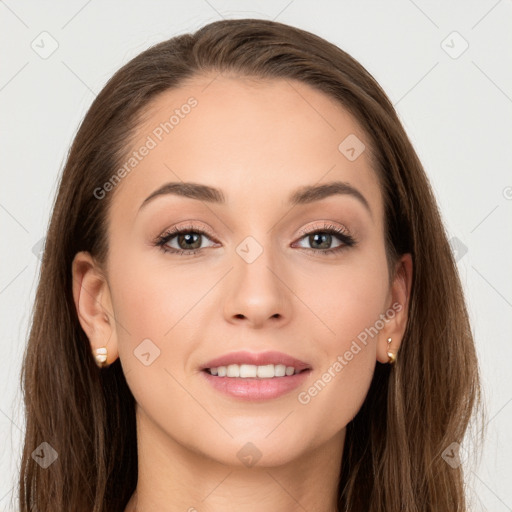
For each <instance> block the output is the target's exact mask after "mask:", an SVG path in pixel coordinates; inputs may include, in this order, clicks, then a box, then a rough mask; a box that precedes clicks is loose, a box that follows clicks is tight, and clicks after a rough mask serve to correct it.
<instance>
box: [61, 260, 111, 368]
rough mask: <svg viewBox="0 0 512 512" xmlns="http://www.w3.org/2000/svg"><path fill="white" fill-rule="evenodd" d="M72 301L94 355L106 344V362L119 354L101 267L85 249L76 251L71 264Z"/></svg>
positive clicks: (109, 299) (106, 283) (108, 292)
mask: <svg viewBox="0 0 512 512" xmlns="http://www.w3.org/2000/svg"><path fill="white" fill-rule="evenodd" d="M71 271H72V276H73V300H74V302H75V307H76V311H77V314H78V319H79V321H80V325H81V326H82V329H83V330H84V332H85V334H86V335H87V337H88V338H89V342H90V344H91V351H92V353H93V355H94V354H95V352H96V349H98V348H100V347H107V361H106V363H107V364H111V363H113V362H114V361H115V360H116V359H117V358H118V357H119V352H118V346H117V333H116V322H115V319H114V314H113V308H112V301H111V296H110V289H109V286H108V282H107V279H106V277H105V275H104V274H103V272H102V271H101V268H100V267H99V266H98V265H97V263H96V262H95V261H94V259H93V258H92V256H91V255H90V254H89V253H88V252H85V251H81V252H78V253H77V254H76V255H75V257H74V259H73V263H72V268H71Z"/></svg>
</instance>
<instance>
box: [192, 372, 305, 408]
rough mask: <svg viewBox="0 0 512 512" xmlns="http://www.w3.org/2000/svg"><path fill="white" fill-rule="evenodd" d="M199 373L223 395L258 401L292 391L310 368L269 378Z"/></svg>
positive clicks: (302, 381)
mask: <svg viewBox="0 0 512 512" xmlns="http://www.w3.org/2000/svg"><path fill="white" fill-rule="evenodd" d="M201 373H202V374H203V375H204V377H205V379H206V381H207V382H208V383H209V384H211V386H212V387H213V388H215V389H216V390H217V391H220V392H221V393H224V394H225V395H228V396H231V397H233V398H238V399H241V400H249V401H258V400H270V399H272V398H278V397H280V396H282V395H285V394H286V393H289V392H290V391H293V390H294V389H296V388H298V387H299V386H300V385H301V384H303V383H304V381H305V380H306V379H307V377H308V375H309V374H310V373H311V370H305V371H303V372H301V373H296V374H294V375H290V376H288V377H272V378H271V379H257V378H248V379H242V378H239V377H218V376H215V375H211V374H210V373H208V372H207V371H202V372H201Z"/></svg>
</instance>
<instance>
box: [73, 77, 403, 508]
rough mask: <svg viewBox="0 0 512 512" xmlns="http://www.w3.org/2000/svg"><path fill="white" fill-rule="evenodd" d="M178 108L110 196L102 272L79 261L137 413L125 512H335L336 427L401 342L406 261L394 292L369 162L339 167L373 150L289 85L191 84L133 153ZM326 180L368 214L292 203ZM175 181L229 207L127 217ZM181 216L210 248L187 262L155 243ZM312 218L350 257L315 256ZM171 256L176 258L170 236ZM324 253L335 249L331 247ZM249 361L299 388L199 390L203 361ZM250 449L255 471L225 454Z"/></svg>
mask: <svg viewBox="0 0 512 512" xmlns="http://www.w3.org/2000/svg"><path fill="white" fill-rule="evenodd" d="M214 78H215V79H214ZM213 79H214V80H213ZM212 80H213V81H212ZM190 96H194V97H195V98H196V99H197V100H198V105H197V106H196V107H195V108H194V109H192V111H191V112H190V114H188V115H187V116H186V117H185V118H184V119H181V120H180V123H179V125H177V126H176V127H175V128H174V129H173V131H172V132H171V133H170V134H168V135H166V136H165V137H164V139H163V140H162V141H161V142H160V143H159V144H158V146H157V147H156V148H154V149H153V150H151V151H150V153H149V154H148V155H147V156H146V157H145V158H144V159H143V160H142V161H141V162H140V163H139V164H138V166H137V167H136V169H134V170H133V171H132V172H131V173H130V174H128V175H127V176H126V177H125V178H124V179H123V180H122V182H121V184H120V185H118V186H117V188H116V189H115V191H113V192H110V193H111V194H114V195H113V197H112V198H111V199H112V200H113V203H112V208H111V209H110V211H109V218H108V233H109V243H110V245H109V256H108V261H107V264H106V268H100V266H99V265H98V264H97V262H96V261H95V260H94V259H93V258H92V257H91V256H90V255H89V254H88V253H86V252H81V253H78V254H77V255H76V257H75V260H74V262H73V275H74V283H75V285H74V297H75V303H76V308H77V312H78V315H79V318H80V322H81V325H82V327H83V329H84V331H85V332H86V334H87V335H88V338H89V340H90V343H91V349H95V348H98V347H101V346H105V345H106V346H107V348H108V363H112V362H113V361H115V360H116V359H117V357H120V359H121V364H122V367H123V371H124V372H125V375H126V379H127V382H128V385H129V387H130V389H131V391H132V393H133V395H134V397H135V400H136V418H137V436H138V455H139V478H138V486H137V490H136V492H135V493H134V495H133V496H132V499H131V501H130V503H129V504H128V506H127V508H126V511H130V510H135V506H136V510H138V511H151V510H165V511H187V510H188V511H189V512H193V511H194V510H197V511H235V510H244V511H248V512H250V511H256V510H258V511H260V510H261V509H264V510H276V511H283V512H292V511H293V512H295V511H296V510H298V508H301V507H303V508H304V509H305V510H308V511H319V512H320V511H322V512H324V511H325V512H327V511H329V512H332V511H334V510H336V495H337V480H338V477H339V466H340V461H341V457H342V452H343V443H344V439H345V431H346V425H347V424H348V423H349V422H350V420H351V419H352V418H353V417H354V416H355V415H356V413H357V412H358V410H359V409H360V407H361V405H362V403H363V401H364V398H365V396H366V394H367V392H368V389H369V386H370V383H371V379H372V375H373V372H374V369H375V365H376V363H377V361H378V362H379V363H387V362H388V356H387V354H386V351H387V350H388V344H387V342H386V340H387V338H388V337H391V338H392V344H391V348H392V349H393V350H394V351H396V350H397V349H398V347H399V345H400V342H401V339H402V337H403V333H404V331H405V326H406V320H407V309H408V308H407V304H408V299H409V294H410V286H411V280H412V262H411V256H410V255H409V254H407V255H404V256H402V257H401V259H400V261H399V262H398V263H397V266H396V270H397V272H396V277H395V278H394V280H393V282H392V285H391V286H389V282H388V278H389V276H388V269H387V263H386V255H385V246H384V217H383V215H384V213H383V198H382V195H381V191H380V188H379V183H378V180H377V177H376V175H375V172H374V170H373V169H372V168H371V165H370V160H369V155H368V152H367V151H364V152H363V153H362V154H361V155H360V156H359V157H358V158H357V159H356V160H354V161H349V160H348V159H347V158H346V157H345V156H344V155H343V154H342V153H341V152H340V151H339V150H338V145H339V144H340V142H341V141H342V140H343V139H345V137H347V136H348V135H349V134H355V135H356V136H357V137H358V138H359V139H360V140H361V141H363V142H364V144H365V145H366V147H367V148H368V147H369V140H368V139H367V137H366V135H365V134H364V133H363V132H362V130H361V129H360V127H359V126H358V125H357V123H356V121H355V119H354V118H353V117H351V116H350V115H349V114H348V113H347V112H346V111H345V110H344V109H343V108H342V107H341V106H340V105H339V104H338V103H336V102H335V101H333V100H331V99H330V98H329V97H327V96H326V95H324V94H323V93H321V92H319V91H317V90H315V89H313V88H310V87H309V86H307V85H306V84H302V83H299V82H290V81H284V80H271V81H263V80H250V79H246V78H240V77H235V76H226V75H209V76H206V75H205V76H201V77H196V78H195V79H194V80H193V81H190V82H189V83H187V85H186V86H182V87H181V88H179V89H175V90H170V91H167V92H165V93H163V94H162V95H161V96H159V97H158V98H157V99H156V100H155V101H154V102H153V103H152V104H151V105H150V108H149V109H148V111H147V117H146V118H145V121H144V123H143V124H142V125H141V126H139V128H138V131H137V137H136V140H135V143H134V144H133V148H131V151H133V149H134V148H138V147H140V145H142V144H143V143H144V141H145V140H146V138H147V136H148V135H149V134H151V132H152V130H153V129H154V128H155V126H157V125H158V124H159V123H160V122H162V121H163V120H165V119H168V117H169V115H170V114H172V111H173V109H175V108H179V107H180V106H181V105H183V104H184V103H186V101H187V98H189V97H190ZM164 164H165V165H164ZM338 180H339V181H344V182H347V183H350V184H351V185H352V186H353V187H355V188H357V189H358V190H359V191H360V192H361V193H362V194H363V195H364V197H365V198H366V199H367V201H368V203H369V206H370V209H371V213H370V212H369V211H368V210H367V209H366V208H365V207H364V206H363V204H362V203H361V202H360V201H358V200H357V199H356V198H355V197H352V196H350V195H335V196H331V197H328V198H325V199H322V200H320V201H317V202H314V203H311V204H308V205H299V206H295V207H293V208H291V207H290V205H289V204H288V203H287V200H288V196H289V194H290V193H291V192H292V191H294V190H295V189H297V188H298V187H300V186H303V185H314V184H318V183H327V182H331V181H338ZM169 181H186V182H195V183H201V184H207V185H210V186H214V187H217V188H220V189H222V190H223V192H224V194H225V196H226V198H227V203H226V204H225V205H221V204H213V203H212V204H210V203H207V202H205V201H199V200H194V199H190V198H184V197H178V196H175V195H163V196H159V197H157V198H155V199H154V200H153V201H150V202H149V203H148V204H147V205H146V206H145V207H144V208H142V210H140V211H139V207H140V205H141V203H142V202H143V201H144V199H145V198H146V197H148V196H149V195H150V194H151V193H152V192H153V191H155V190H156V189H158V188H159V187H160V186H162V185H163V184H164V183H167V182H169ZM189 221H193V224H194V227H197V229H203V228H207V229H209V230H210V231H211V233H212V235H213V237H210V236H209V235H208V236H202V237H201V238H200V239H201V240H202V242H201V244H202V245H201V247H203V249H202V251H201V252H200V253H199V255H194V256H190V255H183V256H180V255H177V254H170V253H164V252H163V251H162V250H161V249H160V248H159V247H156V246H154V245H153V244H152V241H153V240H154V239H155V238H156V237H157V236H158V235H160V234H162V233H163V232H165V231H166V229H168V228H170V227H172V226H175V225H178V226H183V225H187V224H188V222H189ZM323 221H329V222H328V224H333V225H335V226H339V227H342V228H343V227H344V228H345V229H346V230H348V232H349V233H350V234H351V235H353V236H354V237H355V238H356V240H357V244H356V245H355V246H353V247H345V248H344V250H343V251H340V252H338V253H336V254H331V255H323V254H322V253H321V251H322V250H324V251H325V249H322V245H320V246H319V245H318V243H317V245H315V243H314V240H311V238H310V237H308V236H305V235H303V234H302V233H301V229H306V230H308V231H311V232H313V231H322V228H323ZM189 231H192V230H189ZM247 236H252V237H253V238H254V239H256V240H257V242H258V243H259V244H260V246H261V247H262V249H263V252H262V254H261V255H260V256H259V257H258V258H257V259H256V260H255V261H254V262H252V263H248V262H247V261H245V260H244V259H243V258H241V257H240V256H239V254H238V253H237V252H236V248H237V246H238V245H239V244H240V243H241V242H242V241H243V240H244V239H245V238H246V237H247ZM168 244H169V245H171V247H174V248H181V249H183V248H186V247H187V245H186V243H185V242H183V241H182V242H181V245H178V238H177V237H175V238H174V239H173V240H172V241H169V242H168ZM292 244H293V247H292ZM327 244H328V245H327V247H328V248H333V247H338V246H340V245H343V243H342V242H341V241H339V240H338V239H337V238H336V237H335V236H334V235H333V238H332V240H331V242H330V245H329V242H327ZM318 247H320V248H319V249H318ZM323 247H325V246H323ZM314 248H317V251H316V252H315V251H314ZM394 303H395V304H396V303H399V304H401V305H402V306H403V307H402V310H401V311H400V312H397V313H396V314H395V315H394V318H393V319H390V320H389V321H387V322H385V325H384V327H383V328H382V329H381V330H380V331H379V332H378V335H376V336H374V337H369V338H368V342H367V344H366V345H363V344H361V343H359V345H360V346H361V348H362V349H361V350H360V351H359V352H358V353H357V354H356V355H354V357H353V358H352V360H351V361H349V362H348V364H346V365H345V366H344V368H343V370H342V371H340V372H338V373H336V372H335V377H333V378H332V379H331V381H330V382H329V383H328V384H327V385H326V386H325V387H324V388H323V389H322V391H321V392H319V393H318V394H317V395H316V396H314V397H312V398H311V400H310V402H309V403H307V404H302V403H300V402H299V401H298V394H299V393H300V392H301V391H304V390H306V391H307V390H308V388H310V387H311V386H312V385H313V383H314V382H315V381H317V380H318V379H320V378H321V377H322V375H323V374H324V372H326V371H327V370H328V368H329V367H331V368H332V366H333V363H335V361H337V358H338V356H340V355H341V356H343V354H344V353H345V352H346V351H347V350H349V348H350V346H351V344H352V342H353V341H354V340H355V339H356V338H357V336H358V335H359V334H360V333H361V332H363V331H364V330H365V328H369V327H370V326H374V325H375V323H376V320H378V319H379V315H381V314H384V313H385V312H386V311H388V310H389V309H390V308H391V307H392V305H393V304H394ZM147 338H149V339H150V340H151V341H152V342H153V343H154V344H155V345H156V346H158V348H159V349H160V355H159V357H157V358H156V359H155V360H154V361H153V362H152V364H151V365H149V366H145V365H144V364H142V363H141V361H140V360H139V359H138V358H137V357H135V356H134V350H135V349H136V348H137V346H138V345H139V344H140V343H141V342H142V340H145V339H147ZM244 349H245V350H249V351H252V352H263V351H266V350H278V351H282V352H285V353H287V354H290V355H292V356H294V357H296V358H298V359H300V360H302V361H305V362H307V363H309V364H310V365H311V366H312V368H313V370H312V372H311V374H310V375H309V376H308V379H307V381H306V383H305V384H304V385H303V386H301V387H300V388H299V389H296V390H294V391H292V392H290V393H288V394H286V395H284V396H282V397H279V398H277V399H272V400H268V401H264V402H259V403H254V402H252V403H251V402H243V401H241V400H238V399H235V398H230V397H226V396H224V395H221V394H220V393H219V392H217V391H216V390H214V389H213V388H211V386H209V384H207V383H205V382H204V380H203V378H202V377H203V376H202V375H201V374H200V372H199V367H200V365H202V364H204V363H205V362H207V361H208V360H210V359H212V358H214V357H217V356H220V355H222V354H225V353H228V352H233V351H237V350H244ZM331 373H332V370H331ZM248 442H251V443H252V444H253V445H254V446H255V447H257V449H258V450H259V452H260V453H261V458H260V459H259V460H258V461H257V463H256V464H255V465H253V466H252V467H248V466H247V465H246V464H245V463H244V462H243V461H242V460H241V459H240V458H239V457H237V453H238V452H239V450H240V449H241V448H242V447H244V445H246V443H248Z"/></svg>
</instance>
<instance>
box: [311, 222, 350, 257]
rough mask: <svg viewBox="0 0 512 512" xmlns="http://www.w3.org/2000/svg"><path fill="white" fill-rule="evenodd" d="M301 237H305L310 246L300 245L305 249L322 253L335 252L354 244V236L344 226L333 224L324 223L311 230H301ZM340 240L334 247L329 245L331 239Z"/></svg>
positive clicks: (331, 241)
mask: <svg viewBox="0 0 512 512" xmlns="http://www.w3.org/2000/svg"><path fill="white" fill-rule="evenodd" d="M302 234H303V236H302V238H301V240H302V239H305V241H306V242H307V243H309V244H310V245H311V246H312V247H301V248H302V249H304V250H306V251H313V252H315V253H320V254H322V255H329V254H333V253H337V252H339V251H342V250H344V249H347V248H348V247H352V246H354V245H355V244H356V241H355V239H354V237H352V236H351V235H349V234H348V233H347V231H346V230H345V229H344V228H341V227H339V226H335V225H333V224H328V223H324V225H323V226H322V227H321V228H316V229H313V230H311V231H303V232H302ZM336 240H338V242H340V244H339V245H337V246H336V247H330V246H331V244H332V243H333V241H336Z"/></svg>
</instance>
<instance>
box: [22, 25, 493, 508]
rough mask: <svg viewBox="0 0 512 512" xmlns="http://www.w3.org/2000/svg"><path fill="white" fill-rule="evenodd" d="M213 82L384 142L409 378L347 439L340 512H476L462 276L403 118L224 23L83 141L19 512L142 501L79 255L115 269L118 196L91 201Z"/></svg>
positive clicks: (52, 287)
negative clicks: (278, 100)
mask: <svg viewBox="0 0 512 512" xmlns="http://www.w3.org/2000/svg"><path fill="white" fill-rule="evenodd" d="M204 72H213V73H224V72H227V73H231V74H233V73H234V74H237V75H240V76H248V77H255V78H265V79H273V78H279V79H287V80H288V79H289V80H299V81H301V82H303V83H306V84H308V85H310V86H312V87H313V88H315V89H317V90H319V91H322V92H323V93H325V94H327V95H329V96H330V97H331V98H334V99H335V100H337V101H338V102H339V103H340V104H341V105H342V106H343V107H344V108H345V109H347V110H348V111H349V112H350V113H351V114H352V115H353V116H354V117H355V119H356V120H357V122H358V123H359V124H360V126H361V127H362V128H363V130H364V131H365V132H366V135H367V137H368V140H369V141H370V143H371V155H372V162H373V167H374V170H375V172H376V175H377V176H378V179H379V182H380V184H381V189H382V194H383V198H384V204H385V229H386V253H387V257H388V264H389V268H390V269H391V268H393V263H394V262H396V261H397V258H398V257H399V256H400V255H401V254H404V253H407V252H409V253H411V254H412V257H413V283H412V290H411V296H410V305H409V316H408V322H407V327H406V331H405V335H404V338H403V340H402V343H401V347H400V350H399V353H398V358H397V363H396V364H395V365H394V366H390V365H386V364H377V365H376V368H375V373H374V377H373V381H372V383H371V386H370V389H369V392H368V395H367V397H366V400H365V402H364V404H363V406H362V407H361V409H360V411H359V412H358V414H357V415H356V416H355V417H354V419H353V420H352V421H351V422H350V423H349V424H348V426H347V435H346V440H345V448H344V451H343V457H342V461H340V462H341V477H340V482H339V489H338V509H339V510H340V511H344V512H348V511H350V512H363V511H370V512H378V511H386V512H391V511H392V512H398V511H401V510H406V511H407V512H419V511H425V512H427V511H429V512H439V511H448V510H450V511H464V510H466V506H467V505H466V501H467V497H466V496H465V492H464V489H465V484H464V478H463V465H457V464H449V463H447V461H446V460H445V459H446V457H443V453H444V451H445V450H446V449H447V448H449V447H450V446H454V447H457V444H461V443H462V442H463V438H464V436H465V433H466V431H467V430H468V426H469V424H470V420H471V419H472V417H473V414H474V413H475V411H476V409H477V407H476V406H477V405H480V403H481V397H480V393H481V391H480V381H479V371H478V364H477V358H476V352H475V347H474V341H473V336H472V331H471V327H470V322H469V318H468V313H467V310H466V305H465V301H464V296H463V290H462V287H461V283H460V279H459V276H458V272H457V267H456V264H455V261H454V258H453V256H452V253H451V250H450V246H449V243H448V239H447V234H446V232H445V229H444V226H443V223H442V220H441V216H440V213H439V210H438V207H437V204H436V201H435V197H434V195H433V192H432V189H431V187H430V184H429V182H428V179H427V177H426V175H425V172H424V170H423V167H422V165H421V163H420V161H419V159H418V157H417V155H416V153H415V151H414V149H413V147H412V145H411V143H410V141H409V140H408V138H407V135H406V133H405V131H404V129H403V127H402V125H401V123H400V121H399V119H398V117H397V114H396V112H395V110H394V108H393V105H392V104H391V102H390V101H389V99H388V98H387V96H386V94H385V93H384V92H383V90H382V89H381V87H380V86H379V85H378V83H377V82H376V81H375V79H374V78H373V77H372V76H371V75H370V74H369V73H368V71H366V70H365V69H364V68H363V67H362V66H361V65H360V64H359V63H358V62H357V61H356V60H354V59H353V58H352V57H350V56H349V55H348V54H347V53H345V52H344V51H343V50H341V49H339V48H338V47H336V46H335V45H333V44H331V43H329V42H327V41H325V40H324V39H322V38H320V37H318V36H316V35H314V34H311V33H309V32H306V31H304V30H300V29H298V28H294V27H291V26H288V25H284V24H281V23H277V22H272V21H264V20H256V19H238V20H225V21H218V22H214V23H211V24H209V25H206V26H204V27H203V28H201V29H200V30H198V31H197V32H195V33H193V34H185V35H180V36H177V37H174V38H171V39H169V40H168V41H164V42H162V43H160V44H157V45H155V46H153V47H151V48H149V49H148V50H146V51H144V52H143V53H141V54H140V55H138V56H137V57H135V58H134V59H132V60H131V61H130V62H128V63H127V64H126V65H124V66H123V67H122V68H121V69H120V70H119V71H117V72H116V73H115V74H114V76H113V77H112V78H111V79H110V80H109V82H108V83H107V84H106V86H105V87H104V88H103V90H102V91H101V92H100V94H99V95H98V96H97V98H96V99H95V100H94V102H93V104H92V105H91V107H90V109H89V111H88V112H87V115H86V116H85V118H84V120H83V122H82V124H81V126H80V128H79V130H78V133H77V135H76V137H75V139H74V142H73V144H72V147H71V149H70V152H69V155H68V158H67V163H66V165H65V168H64V170H63V174H62V179H61V182H60V187H59V190H58V194H57V197H56V200H55V204H54V207H53V214H52V217H51V222H50V225H49V229H48V234H47V238H46V243H45V248H44V254H43V259H42V265H41V274H40V280H39V285H38V289H37V295H36V299H35V304H34V311H33V321H32V324H31V330H30V336H29V340H28V346H27V348H26V352H25V356H24V361H23V368H22V374H21V384H22V388H23V394H24V403H25V408H26V421H27V425H26V436H25V441H24V449H23V456H22V461H21V469H20V479H19V498H20V510H21V511H22V512H29V511H31V510H38V511H50V510H51V511H66V512H68V511H73V512H81V511H84V512H106V511H108V512H117V511H123V510H124V507H125V506H126V504H127V502H128V500H129V498H130V496H131V495H132V493H133V492H134V490H135V487H136V483H137V450H136V443H137V440H136V430H135V403H134V398H133V395H132V394H131V392H130V390H129V388H128V386H127V383H126V380H125V377H124V374H123V371H122V367H121V365H120V361H119V359H118V360H116V362H115V363H113V364H112V365H111V366H110V367H108V368H105V369H102V370H100V369H98V367H97V366H96V364H95V361H94V358H93V356H92V354H91V350H90V344H89V341H88V339H87V337H86V335H85V333H84V332H83V330H82V328H81V326H80V324H79V321H78V317H77V313H76V309H75V306H74V302H73V297H72V274H71V263H72V260H73V257H74V255H75V254H76V253H77V252H78V251H89V252H90V253H91V254H92V255H94V256H95V257H96V258H97V260H98V261H100V262H104V261H105V258H106V256H107V251H108V239H107V237H106V218H107V211H108V207H109V204H110V202H111V199H110V198H111V196H112V194H108V195H107V196H106V197H105V198H104V199H102V200H98V199H97V198H96V197H95V194H94V190H95V189H97V187H101V186H102V185H103V184H104V183H106V182H107V181H108V180H109V178H110V177H111V176H112V173H113V171H114V170H115V169H117V168H118V167H119V165H120V164H121V162H122V161H123V155H125V154H126V151H127V148H128V146H129V142H130V141H131V140H132V137H133V135H134V133H135V130H136V129H137V126H138V125H139V123H140V120H141V118H142V116H143V114H144V112H145V108H146V107H147V106H148V103H149V102H150V101H151V100H153V99H154V98H155V97H156V96H157V95H158V94H160V93H162V92H163V91H166V90H168V89H172V88H177V87H180V85H182V84H183V83H184V82H185V81H186V80H187V79H190V78H193V77H194V76H197V75H199V74H201V73H204ZM340 142H341V141H340ZM482 418H483V417H482ZM480 432H483V429H481V430H480ZM43 442H46V443H48V445H50V446H51V447H52V448H53V449H54V450H55V452H56V453H57V454H58V458H57V460H56V461H55V462H54V463H53V464H51V465H50V466H49V467H47V468H46V469H44V468H43V467H42V466H41V465H40V464H38V463H37V462H36V458H35V457H33V456H32V454H33V452H34V450H36V448H38V447H40V445H41V443H43ZM45 446H46V445H45ZM39 449H41V448H39ZM450 453H451V455H453V451H452V452H450Z"/></svg>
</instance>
